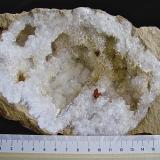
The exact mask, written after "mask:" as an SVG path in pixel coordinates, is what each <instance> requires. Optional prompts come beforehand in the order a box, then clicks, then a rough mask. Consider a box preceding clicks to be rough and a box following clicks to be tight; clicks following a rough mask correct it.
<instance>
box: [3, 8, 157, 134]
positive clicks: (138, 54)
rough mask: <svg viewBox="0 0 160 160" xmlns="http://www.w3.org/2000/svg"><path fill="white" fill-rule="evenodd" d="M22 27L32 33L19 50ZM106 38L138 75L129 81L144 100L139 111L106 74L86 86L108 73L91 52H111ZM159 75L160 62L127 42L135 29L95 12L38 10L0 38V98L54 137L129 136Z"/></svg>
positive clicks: (133, 40) (152, 94)
mask: <svg viewBox="0 0 160 160" xmlns="http://www.w3.org/2000/svg"><path fill="white" fill-rule="evenodd" d="M26 25H30V26H32V27H35V31H34V34H31V35H28V37H27V40H26V41H25V44H24V46H22V45H19V44H18V43H17V42H16V39H17V36H18V35H19V34H20V32H21V31H22V30H24V29H25V26H26ZM104 35H106V36H108V37H109V36H112V37H115V39H117V43H116V46H115V50H117V52H118V53H119V54H120V55H121V56H122V57H123V56H126V55H127V60H128V61H131V62H132V63H133V64H134V65H135V66H138V67H139V68H140V69H141V71H142V72H143V73H142V74H141V75H137V76H134V77H132V78H131V79H130V84H131V85H132V86H133V87H134V88H138V89H139V91H140V93H141V94H140V97H139V102H138V104H137V105H138V109H137V111H136V112H134V111H131V110H130V105H129V104H127V103H126V99H125V98H124V97H122V96H121V95H120V94H118V93H117V91H116V88H115V87H114V85H113V82H112V80H111V78H110V77H109V76H108V74H107V73H106V72H104V74H102V76H100V78H99V79H98V80H97V81H96V82H95V83H93V82H92V83H91V81H92V78H94V74H96V72H97V71H96V70H97V68H98V65H99V64H102V63H103V65H104V68H108V69H109V70H112V68H113V66H112V64H111V63H110V62H109V59H105V58H104V56H105V55H103V54H101V55H100V57H98V58H97V57H96V56H95V54H94V51H93V50H94V49H96V50H98V51H99V52H101V53H102V52H103V50H104V48H105V47H106V46H107V45H108V44H107V43H106V41H105V38H104V37H105V36H104ZM53 43H55V45H56V48H54V47H53V46H52V44H53ZM86 59H87V61H85V62H84V60H86ZM101 59H105V61H102V60H101ZM159 70H160V62H159V60H158V59H157V58H156V57H155V56H154V55H153V54H152V53H151V51H150V50H148V49H145V48H144V46H143V45H142V44H141V42H140V40H139V39H138V38H137V37H134V36H133V35H132V25H131V24H130V23H129V22H128V21H126V20H123V21H121V22H119V21H118V20H117V18H116V17H114V16H111V15H109V14H107V13H105V12H102V11H99V10H91V9H89V8H77V9H74V10H72V11H71V10H62V11H59V10H55V9H51V10H49V9H45V10H41V12H39V11H38V10H35V11H33V12H32V14H26V15H25V16H23V17H21V18H20V19H18V20H16V21H14V22H13V23H11V25H10V26H9V28H8V30H7V31H4V32H3V34H2V35H1V40H0V93H1V94H2V95H3V96H4V97H5V98H6V99H7V100H8V102H9V103H13V104H15V105H16V104H22V105H24V106H26V108H27V109H28V111H29V114H30V115H32V116H33V117H34V118H36V119H37V122H38V125H39V127H40V128H41V129H45V130H47V131H48V132H51V133H53V134H54V133H57V132H58V131H60V130H63V129H64V128H66V127H67V126H70V127H71V128H72V129H73V134H79V135H122V134H126V133H127V132H128V131H129V130H131V129H133V128H135V127H136V126H137V124H138V122H140V121H141V120H142V118H143V117H144V116H145V114H146V113H147V109H148V107H149V106H150V104H151V103H152V102H153V101H154V100H155V98H156V96H157V95H159V91H160V72H159ZM21 74H22V75H21ZM17 76H19V80H17ZM89 82H90V83H89ZM148 85H149V86H148ZM95 89H98V91H99V92H100V93H101V95H100V96H99V97H98V98H94V96H93V93H94V91H95ZM129 98H130V97H128V99H129Z"/></svg>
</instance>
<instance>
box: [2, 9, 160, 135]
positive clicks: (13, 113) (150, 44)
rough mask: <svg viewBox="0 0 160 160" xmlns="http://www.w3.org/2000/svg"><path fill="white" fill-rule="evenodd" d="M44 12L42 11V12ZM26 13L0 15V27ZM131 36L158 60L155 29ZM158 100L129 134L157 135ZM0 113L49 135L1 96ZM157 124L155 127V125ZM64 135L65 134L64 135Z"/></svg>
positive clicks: (158, 40) (159, 35) (159, 50)
mask: <svg viewBox="0 0 160 160" xmlns="http://www.w3.org/2000/svg"><path fill="white" fill-rule="evenodd" d="M43 11H44V10H42V12H43ZM33 12H41V9H35V10H32V11H31V12H30V13H31V14H32V13H33ZM25 14H26V12H23V13H21V14H15V15H12V14H2V15H0V27H1V28H4V29H5V28H7V27H8V26H9V24H10V23H11V22H12V21H14V20H15V19H18V18H19V17H21V16H23V15H25ZM117 19H118V20H120V21H121V20H122V21H124V20H125V19H124V18H122V17H120V16H118V17H117ZM133 34H134V35H136V36H137V37H139V38H140V39H141V40H142V44H143V45H144V46H145V47H147V48H149V49H150V50H152V52H153V53H154V54H155V55H156V57H157V58H159V55H158V54H159V53H160V31H159V29H158V28H156V27H142V28H140V29H135V27H133ZM158 102H159V99H157V101H156V102H155V103H154V104H153V106H152V107H151V108H150V110H149V112H148V114H147V115H146V117H145V118H144V119H143V121H142V122H141V123H140V124H139V125H138V126H137V127H136V128H135V129H134V130H132V131H131V132H129V134H137V133H142V132H147V133H152V134H159V133H160V128H159V127H158V126H159V122H160V119H159V118H158V115H159V114H158V113H159V112H160V107H159V105H158ZM0 103H1V105H0V113H1V115H2V116H4V117H5V118H8V119H12V120H16V121H17V120H18V121H20V122H21V123H22V124H23V125H24V126H25V127H28V128H31V129H33V130H34V131H36V132H38V133H43V134H49V133H48V132H47V131H45V130H42V129H40V128H39V127H38V125H37V122H36V119H33V118H32V117H31V116H30V115H29V114H28V111H27V110H26V109H24V107H23V106H21V107H20V106H19V105H16V106H15V108H13V107H7V106H8V105H10V106H12V104H8V103H7V101H6V99H4V97H2V96H1V99H0ZM155 124H157V125H155ZM64 134H65V133H64Z"/></svg>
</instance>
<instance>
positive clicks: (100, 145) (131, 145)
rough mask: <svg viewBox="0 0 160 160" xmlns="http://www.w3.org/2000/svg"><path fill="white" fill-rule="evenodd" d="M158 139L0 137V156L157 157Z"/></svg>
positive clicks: (129, 137) (155, 137)
mask: <svg viewBox="0 0 160 160" xmlns="http://www.w3.org/2000/svg"><path fill="white" fill-rule="evenodd" d="M159 140H160V136H146V135H145V136H143V135H141V136H136V137H134V136H115V137H114V136H108V137H107V136H88V137H87V136H84V137H83V136H42V135H39V136H37V135H36V136H33V135H32V136H28V135H27V136H26V135H22V136H19V135H0V152H1V153H2V152H12V153H74V154H76V153H78V154H81V153H82V154H83V153H96V154H97V153H98V154H101V153H103V154H104V153H105V154H109V153H117V154H118V153H160V144H159Z"/></svg>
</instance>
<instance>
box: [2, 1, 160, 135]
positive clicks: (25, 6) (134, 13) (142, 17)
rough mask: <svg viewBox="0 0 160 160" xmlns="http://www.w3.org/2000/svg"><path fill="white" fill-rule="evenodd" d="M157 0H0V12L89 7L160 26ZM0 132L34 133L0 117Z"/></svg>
mask: <svg viewBox="0 0 160 160" xmlns="http://www.w3.org/2000/svg"><path fill="white" fill-rule="evenodd" d="M158 2H159V0H146V1H142V0H139V1H136V0H128V1H127V0H126V1H122V0H84V1H83V0H81V1H80V0H72V1H71V0H0V13H5V12H9V13H20V12H22V11H29V10H31V9H32V8H58V9H72V8H76V7H90V8H95V9H102V10H104V11H106V12H107V13H109V14H112V15H121V16H123V17H125V18H126V19H128V20H129V21H130V22H132V23H133V24H134V26H136V27H140V26H157V27H159V28H160V5H159V3H158ZM0 133H1V134H2V133H3V134H5V133H9V134H15V133H17V134H36V133H34V132H32V131H30V130H28V129H25V128H23V127H22V126H21V125H20V124H19V123H17V122H13V121H9V120H6V119H4V118H2V117H0Z"/></svg>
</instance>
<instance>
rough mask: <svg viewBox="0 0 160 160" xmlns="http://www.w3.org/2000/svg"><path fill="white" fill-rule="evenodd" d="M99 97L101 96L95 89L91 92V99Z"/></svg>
mask: <svg viewBox="0 0 160 160" xmlns="http://www.w3.org/2000/svg"><path fill="white" fill-rule="evenodd" d="M99 96H102V93H101V92H98V89H97V88H96V89H95V90H94V92H93V97H94V98H95V99H97V98H98V97H99Z"/></svg>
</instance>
